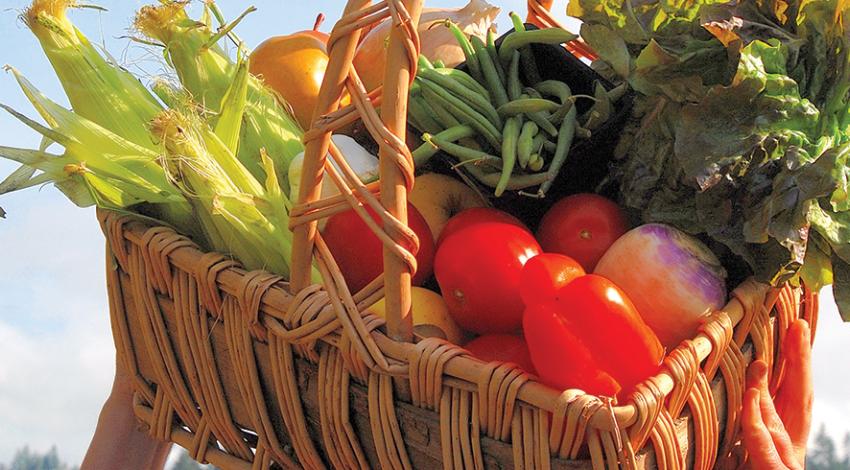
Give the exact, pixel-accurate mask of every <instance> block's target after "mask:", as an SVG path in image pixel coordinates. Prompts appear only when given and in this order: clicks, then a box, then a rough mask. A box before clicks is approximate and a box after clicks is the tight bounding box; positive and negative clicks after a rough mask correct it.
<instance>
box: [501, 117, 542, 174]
mask: <svg viewBox="0 0 850 470" xmlns="http://www.w3.org/2000/svg"><path fill="white" fill-rule="evenodd" d="M539 130H540V129H539V128H538V127H537V124H535V123H534V121H528V122H526V123H525V124H523V125H522V131H520V133H519V140H518V141H517V144H516V150H517V161H518V162H519V166H520V168H523V169H525V167H526V166H528V162H529V159H530V158H531V154H532V153H533V152H534V142H535V139H537V135H538V131H539ZM503 139H504V138H503ZM502 143H503V145H504V140H502ZM540 145H543V142H542V141H541V142H540Z"/></svg>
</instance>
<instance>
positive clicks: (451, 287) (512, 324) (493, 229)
mask: <svg viewBox="0 0 850 470" xmlns="http://www.w3.org/2000/svg"><path fill="white" fill-rule="evenodd" d="M539 253H540V245H538V244H537V240H535V239H534V236H532V235H531V232H529V231H527V230H525V229H524V228H522V227H518V226H516V225H514V224H504V223H482V224H476V225H470V226H468V227H465V228H463V230H460V231H457V232H456V233H454V234H453V235H452V236H450V237H446V238H444V239H443V240H442V243H440V247H439V248H438V249H437V256H436V258H435V259H434V274H435V275H436V277H437V283H438V284H439V285H440V290H441V291H442V294H443V299H445V301H446V305H448V307H449V313H451V314H452V317H453V318H454V320H455V321H456V322H457V323H458V324H459V325H460V326H461V327H462V328H464V329H466V330H469V331H473V332H475V333H481V334H484V333H513V332H515V331H516V330H518V329H519V328H520V325H521V324H522V310H523V304H522V298H520V295H519V280H520V273H521V272H522V267H523V266H524V265H525V262H526V261H528V260H529V259H531V258H532V257H534V256H536V255H538V254H539Z"/></svg>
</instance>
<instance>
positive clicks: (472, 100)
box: [420, 70, 502, 127]
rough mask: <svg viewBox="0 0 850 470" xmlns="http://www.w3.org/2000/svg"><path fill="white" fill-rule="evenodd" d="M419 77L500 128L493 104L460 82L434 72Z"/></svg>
mask: <svg viewBox="0 0 850 470" xmlns="http://www.w3.org/2000/svg"><path fill="white" fill-rule="evenodd" d="M420 75H421V77H422V78H424V79H427V80H431V81H432V82H434V83H436V84H437V85H439V86H441V87H443V88H445V89H446V90H448V91H449V92H450V93H452V94H453V95H455V96H457V97H458V98H460V99H461V100H463V101H465V102H466V104H468V105H469V106H471V107H472V108H473V109H475V110H476V111H478V112H480V113H481V114H483V115H484V117H486V118H487V119H488V120H489V121H490V122H491V123H493V125H494V126H496V127H500V126H501V125H502V120H501V118H499V113H497V112H496V108H494V107H493V104H492V103H491V102H490V101H489V100H487V99H486V98H484V97H483V96H481V95H479V94H478V93H475V92H474V91H471V90H470V89H468V88H466V87H465V86H463V85H461V84H460V82H457V81H455V80H454V79H453V78H451V77H447V76H445V75H442V74H439V73H437V72H436V71H434V70H422V71H421V72H420Z"/></svg>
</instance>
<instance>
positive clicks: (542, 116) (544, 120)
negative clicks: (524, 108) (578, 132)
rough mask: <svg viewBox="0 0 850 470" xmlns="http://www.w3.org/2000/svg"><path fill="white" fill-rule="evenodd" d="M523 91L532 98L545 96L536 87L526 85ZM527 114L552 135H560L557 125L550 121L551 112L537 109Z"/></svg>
mask: <svg viewBox="0 0 850 470" xmlns="http://www.w3.org/2000/svg"><path fill="white" fill-rule="evenodd" d="M523 91H524V92H525V93H528V96H530V97H532V98H543V95H541V94H540V92H538V91H537V90H535V89H534V88H529V87H526V88H524V89H523ZM523 96H526V95H523ZM525 115H526V116H528V118H529V119H531V120H532V121H534V123H535V124H537V126H538V127H539V128H540V129H542V130H543V131H544V132H546V133H547V134H549V135H551V136H552V137H556V136H557V135H558V128H557V127H555V125H554V124H553V123H552V122H550V119H549V113H547V112H545V111H536V112H531V113H525Z"/></svg>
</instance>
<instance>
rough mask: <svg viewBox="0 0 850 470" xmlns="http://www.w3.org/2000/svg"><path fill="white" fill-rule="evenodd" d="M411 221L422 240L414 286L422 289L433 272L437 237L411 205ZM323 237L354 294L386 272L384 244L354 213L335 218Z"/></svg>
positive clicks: (373, 218)
mask: <svg viewBox="0 0 850 470" xmlns="http://www.w3.org/2000/svg"><path fill="white" fill-rule="evenodd" d="M366 210H367V211H368V212H369V215H370V216H372V220H374V221H375V222H377V223H378V225H380V224H381V219H380V218H379V217H378V215H377V214H376V213H375V211H374V210H372V208H371V207H368V206H366ZM407 218H408V224H409V226H410V228H411V229H413V231H414V232H415V233H416V236H417V237H419V252H418V253H416V262H417V264H418V268H417V270H416V274H414V275H413V285H416V286H418V285H421V284H422V283H423V282H425V281H427V280H428V278H429V277H431V273H432V272H433V266H434V264H433V263H434V249H435V247H434V237H433V236H432V235H431V229H429V228H428V223H427V222H425V218H424V217H422V215H421V214H420V213H419V211H418V210H416V208H415V207H413V205H411V204H407ZM322 237H323V238H324V240H325V242H326V243H327V245H328V248H330V251H331V253H333V256H334V259H335V260H336V263H337V265H338V266H339V270H340V271H341V272H342V275H343V277H345V281H346V282H347V283H348V288H349V289H350V290H351V292H352V293H354V292H357V291H359V290H360V289H362V288H364V287H366V285H368V284H369V283H370V282H372V280H374V279H375V278H376V277H378V276H379V275H380V274H381V273H382V272H384V259H383V244H382V243H381V240H380V239H378V237H377V236H375V234H374V233H373V232H372V230H371V229H370V228H369V227H368V226H367V225H366V222H364V221H363V219H361V218H360V216H359V215H357V213H356V212H354V209H350V210H347V211H345V212H340V213H339V214H335V215H333V216H331V217H330V218H329V219H328V223H327V224H326V225H325V228H324V230H322Z"/></svg>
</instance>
